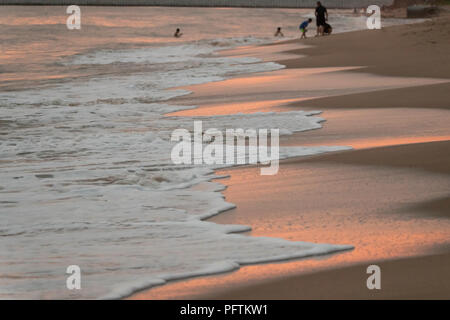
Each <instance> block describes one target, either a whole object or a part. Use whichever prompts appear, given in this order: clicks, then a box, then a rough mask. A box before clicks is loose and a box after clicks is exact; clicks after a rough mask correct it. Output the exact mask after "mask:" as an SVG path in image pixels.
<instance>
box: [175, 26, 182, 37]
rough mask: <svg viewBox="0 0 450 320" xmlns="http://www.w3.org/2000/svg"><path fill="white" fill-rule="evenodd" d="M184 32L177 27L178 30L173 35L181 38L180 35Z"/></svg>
mask: <svg viewBox="0 0 450 320" xmlns="http://www.w3.org/2000/svg"><path fill="white" fill-rule="evenodd" d="M182 35H183V34H182V33H181V31H180V28H177V30H176V31H175V33H174V34H173V36H174V37H175V38H179V37H181V36H182Z"/></svg>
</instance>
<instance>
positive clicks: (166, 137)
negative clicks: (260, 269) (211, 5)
mask: <svg viewBox="0 0 450 320" xmlns="http://www.w3.org/2000/svg"><path fill="white" fill-rule="evenodd" d="M146 50H148V51H146ZM165 50H166V49H157V50H156V51H155V49H154V48H148V49H138V50H130V51H129V52H125V53H124V52H98V53H95V54H94V55H93V56H90V57H82V56H80V57H77V58H76V59H75V60H74V63H87V62H91V63H106V62H107V63H117V62H123V61H126V62H129V63H144V64H151V65H152V66H154V72H149V73H142V74H132V75H127V76H115V77H108V78H94V79H91V80H89V81H87V82H83V83H81V82H71V83H66V84H61V85H58V86H55V87H47V88H42V89H39V90H30V91H17V92H9V93H8V92H2V93H0V103H1V107H0V116H1V118H2V121H3V126H2V127H1V135H0V160H1V161H2V164H1V167H2V170H1V172H0V177H1V179H0V181H1V185H0V192H1V195H2V202H1V203H0V207H1V208H2V225H1V227H0V242H1V245H0V261H1V263H0V274H1V275H2V277H1V279H0V283H1V286H0V287H1V289H0V290H1V291H0V297H8V298H56V297H57V298H99V297H103V298H117V297H122V296H124V295H127V294H129V293H131V292H133V291H135V290H137V289H141V288H144V287H148V286H151V285H157V284H163V283H165V282H166V281H168V280H173V279H180V278H185V277H190V276H194V275H203V274H212V273H217V272H224V271H228V270H232V269H235V268H238V267H239V266H240V265H243V264H248V263H259V262H268V261H275V260H280V259H288V258H298V257H304V256H309V255H317V254H326V253H330V252H334V251H339V250H345V249H349V248H351V246H341V245H321V244H312V243H304V242H290V241H286V240H281V239H273V238H257V237H248V236H244V235H241V234H236V232H242V231H245V230H249V227H247V226H227V225H217V224H214V223H211V222H206V221H202V219H205V218H207V217H210V216H212V215H215V214H218V213H219V212H222V211H224V210H227V209H230V208H232V207H233V206H234V205H233V204H230V203H227V202H226V201H225V200H224V198H223V195H222V194H221V193H220V191H221V190H222V187H221V186H220V185H219V184H210V188H209V189H208V190H196V189H195V188H188V187H190V186H193V185H196V184H198V183H200V182H205V181H210V180H211V179H213V178H214V177H215V176H214V175H213V172H214V169H215V168H217V166H216V167H214V166H187V165H186V166H177V165H174V164H173V163H172V162H171V160H170V150H171V148H172V147H173V145H174V143H172V142H170V134H171V132H172V131H173V130H174V129H176V128H186V129H192V126H193V122H194V120H199V119H200V120H202V121H203V124H204V126H205V128H218V129H220V130H224V129H225V128H244V129H246V128H253V129H257V128H283V131H282V133H283V134H290V133H292V132H295V131H302V130H311V129H316V128H320V122H321V121H323V119H321V118H320V117H317V114H318V112H303V111H292V112H286V113H257V114H245V115H244V114H234V115H226V116H216V117H193V118H189V117H165V116H164V114H166V113H169V112H173V111H176V110H182V109H185V108H189V107H192V106H174V105H170V104H168V103H165V102H164V101H166V100H167V99H170V98H171V97H174V96H178V95H182V94H186V93H187V92H186V91H183V90H166V89H168V88H171V87H176V86H181V85H190V84H197V83H204V82H209V81H217V80H221V79H224V78H226V77H228V76H230V75H232V74H239V73H250V72H259V71H269V70H276V69H279V68H282V66H281V65H278V64H275V63H260V62H255V61H254V60H251V59H250V60H249V59H247V58H245V59H244V58H243V59H240V58H237V59H230V58H223V57H214V56H213V55H211V52H212V51H210V48H209V47H208V48H202V47H199V48H197V49H196V48H195V46H191V47H182V48H175V49H174V48H171V49H168V50H169V52H172V54H173V57H172V56H167V54H166V53H167V51H165ZM170 50H172V51H170ZM196 50H197V52H201V53H202V54H205V53H208V54H209V56H208V57H201V58H200V57H198V56H196V55H195V52H196ZM186 52H189V54H186ZM180 55H181V56H180ZM168 59H169V60H170V61H169V60H168ZM167 62H173V63H172V64H167ZM155 63H156V64H159V66H155ZM343 148H345V147H308V148H306V147H289V148H288V147H286V148H281V149H280V152H281V157H290V156H298V155H308V154H315V153H319V152H328V151H335V150H342V149H343ZM211 186H212V187H211ZM73 264H75V265H79V266H80V267H81V270H82V288H83V289H82V290H81V291H78V292H76V293H74V292H73V291H69V290H66V289H65V287H64V284H65V277H66V275H65V270H66V268H67V266H69V265H73ZM12 266H14V267H12Z"/></svg>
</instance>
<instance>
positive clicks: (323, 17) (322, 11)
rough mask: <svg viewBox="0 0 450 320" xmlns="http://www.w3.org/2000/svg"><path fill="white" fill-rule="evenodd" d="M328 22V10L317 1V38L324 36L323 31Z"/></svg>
mask: <svg viewBox="0 0 450 320" xmlns="http://www.w3.org/2000/svg"><path fill="white" fill-rule="evenodd" d="M327 20H328V12H327V8H325V7H324V6H322V3H320V1H317V7H316V24H317V35H316V36H319V35H321V36H323V30H324V26H325V22H326V21H327Z"/></svg>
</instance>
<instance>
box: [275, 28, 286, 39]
mask: <svg viewBox="0 0 450 320" xmlns="http://www.w3.org/2000/svg"><path fill="white" fill-rule="evenodd" d="M274 36H275V37H284V34H283V32H281V27H278V28H277V32H275V34H274Z"/></svg>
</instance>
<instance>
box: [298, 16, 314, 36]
mask: <svg viewBox="0 0 450 320" xmlns="http://www.w3.org/2000/svg"><path fill="white" fill-rule="evenodd" d="M311 22H312V19H311V18H309V19H308V20H305V21H303V22H302V23H301V24H300V26H299V29H300V31H301V33H302V36H301V37H300V39H306V32H308V29H306V27H307V26H308V25H309V24H310V23H311Z"/></svg>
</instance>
